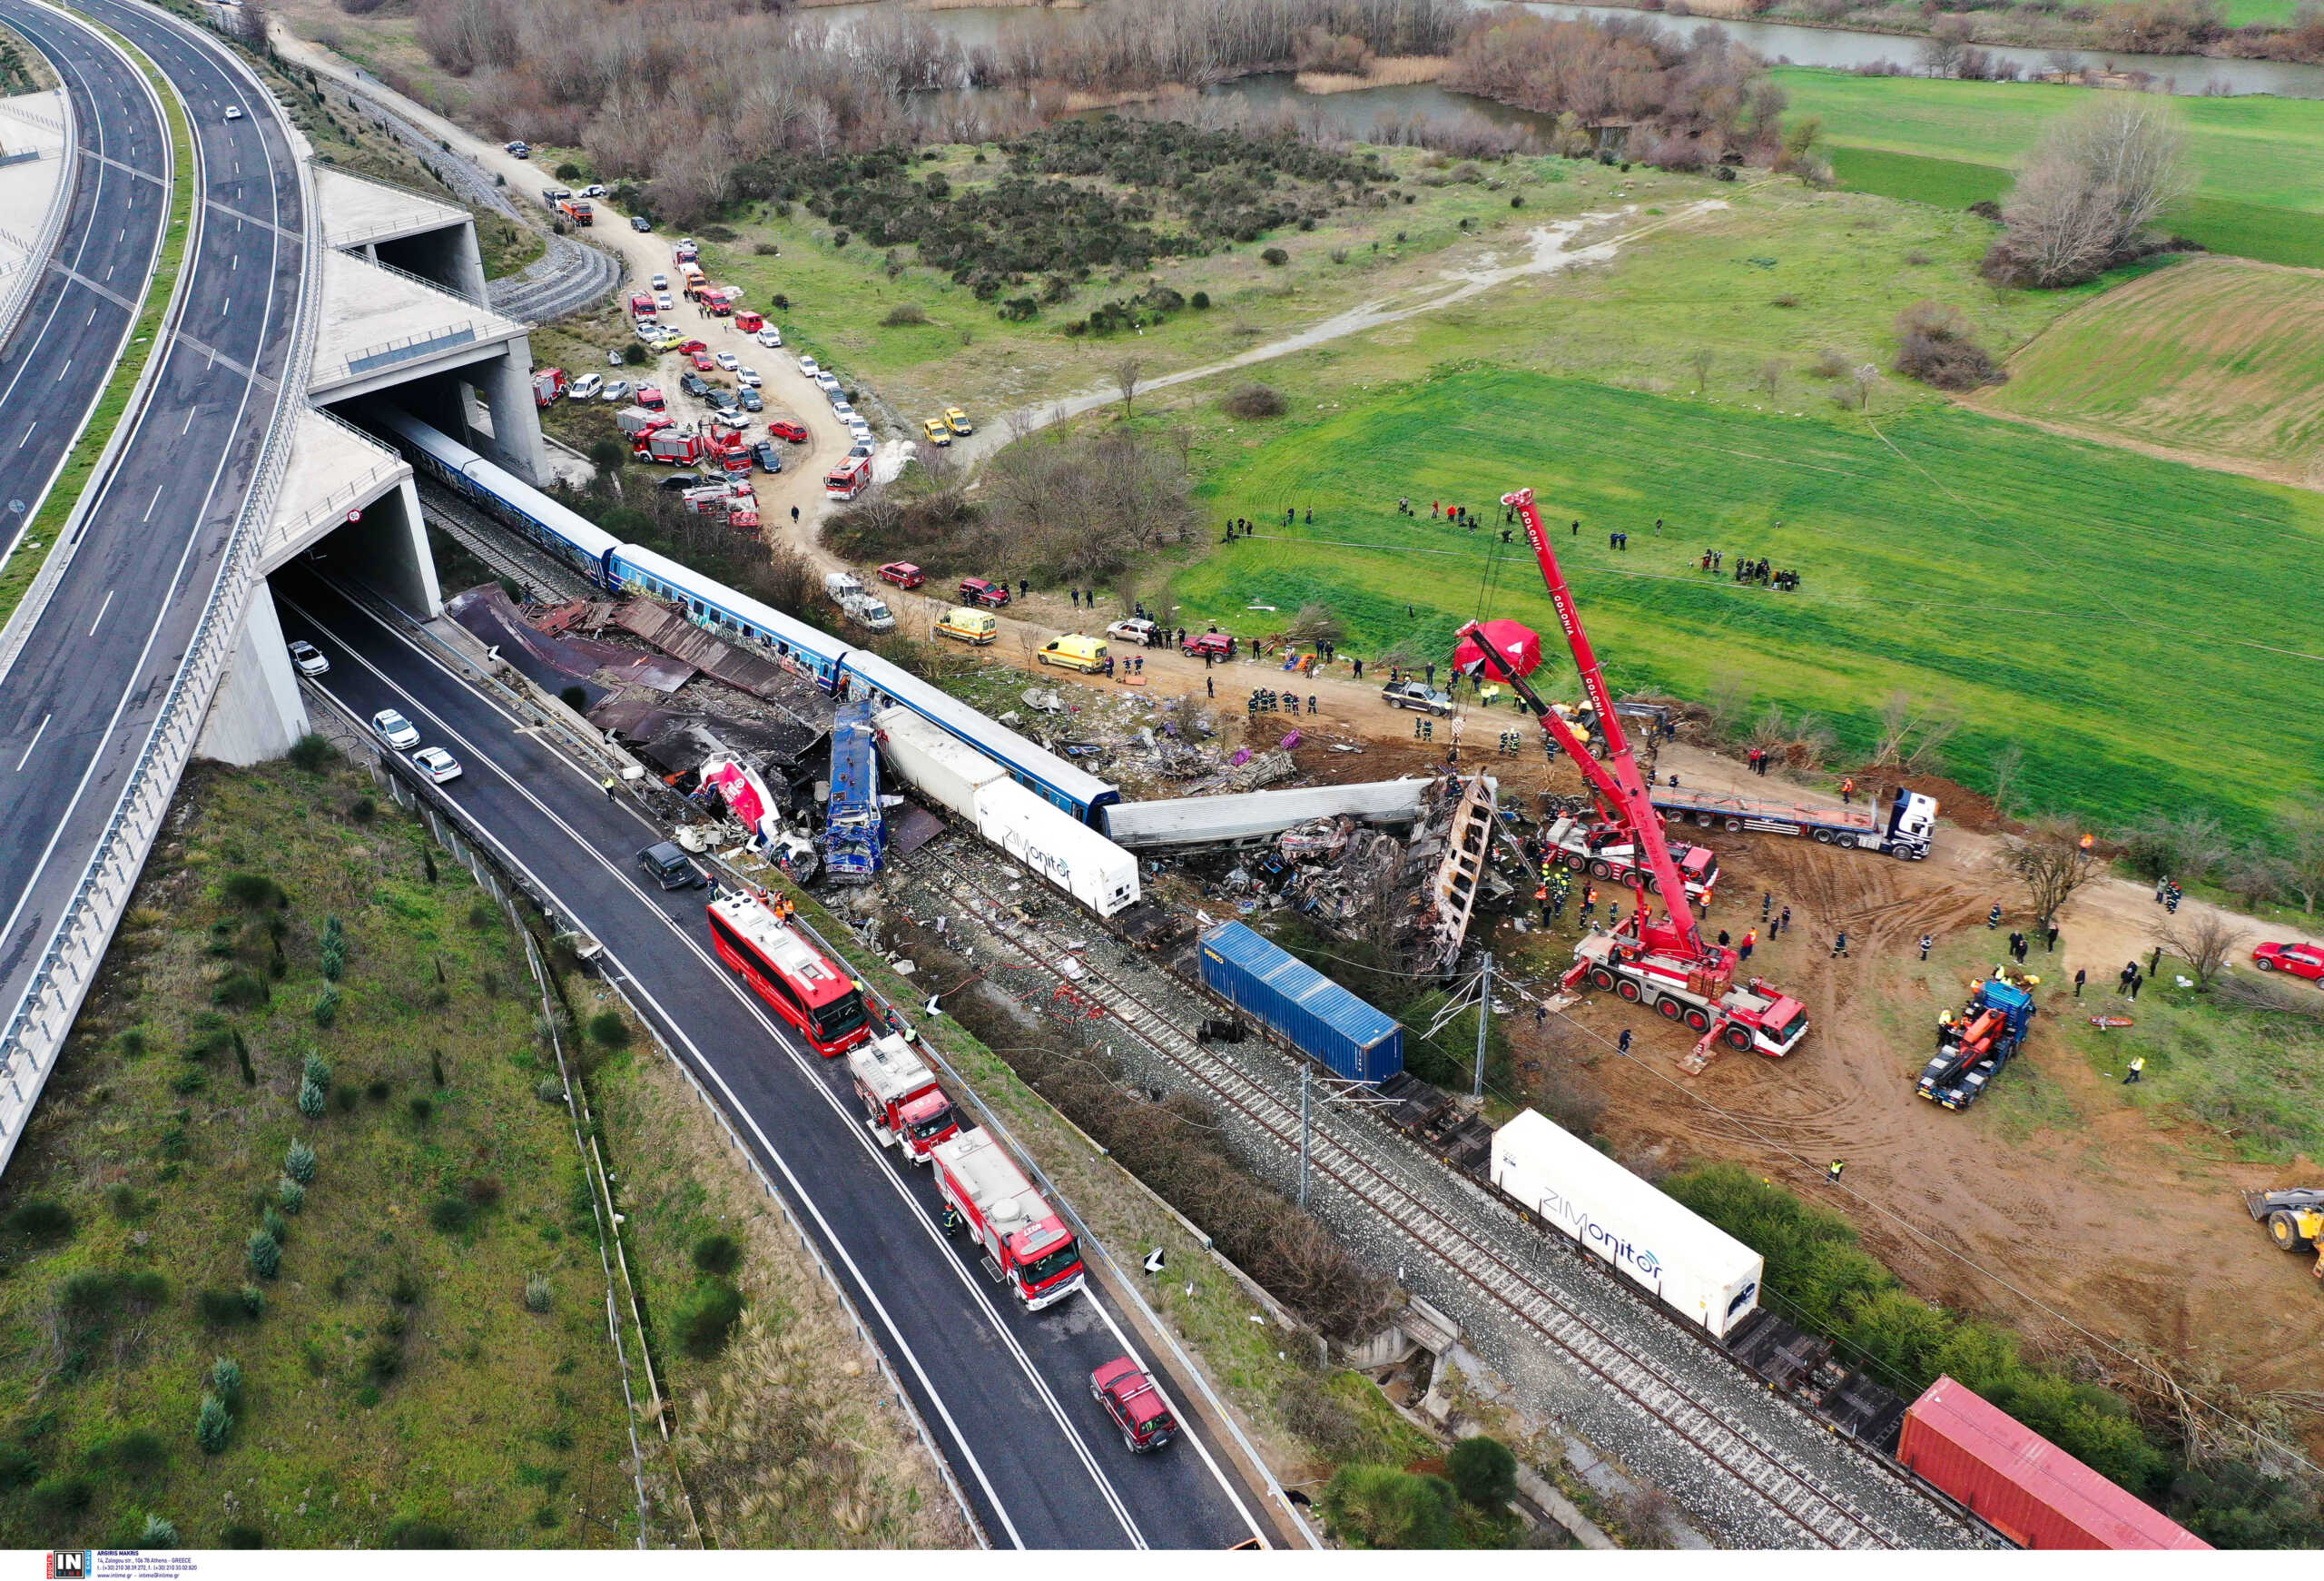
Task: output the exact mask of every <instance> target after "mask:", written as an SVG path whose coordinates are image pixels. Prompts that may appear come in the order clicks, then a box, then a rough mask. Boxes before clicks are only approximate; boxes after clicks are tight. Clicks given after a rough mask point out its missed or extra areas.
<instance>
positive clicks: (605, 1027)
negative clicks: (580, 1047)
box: [589, 1010, 629, 1049]
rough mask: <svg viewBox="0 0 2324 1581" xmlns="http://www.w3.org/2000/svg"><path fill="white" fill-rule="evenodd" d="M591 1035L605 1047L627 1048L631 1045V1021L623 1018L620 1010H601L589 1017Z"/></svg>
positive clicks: (594, 1040)
mask: <svg viewBox="0 0 2324 1581" xmlns="http://www.w3.org/2000/svg"><path fill="white" fill-rule="evenodd" d="M589 1037H590V1040H591V1041H592V1042H596V1043H597V1044H598V1045H600V1046H601V1047H604V1048H608V1049H625V1048H627V1047H629V1023H627V1022H625V1021H624V1020H623V1019H622V1018H621V1013H620V1012H618V1011H612V1010H601V1011H599V1012H597V1013H596V1014H595V1015H593V1016H591V1017H590V1018H589Z"/></svg>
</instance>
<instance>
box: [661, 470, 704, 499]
mask: <svg viewBox="0 0 2324 1581" xmlns="http://www.w3.org/2000/svg"><path fill="white" fill-rule="evenodd" d="M706 481H707V479H704V477H703V475H702V474H701V473H699V472H673V473H671V474H670V475H669V476H668V477H666V478H665V479H662V480H661V481H660V482H659V483H656V484H655V488H656V489H660V490H661V491H662V492H663V493H665V494H683V493H684V492H685V491H686V490H687V489H699V488H701V487H702V486H703V484H704V482H706Z"/></svg>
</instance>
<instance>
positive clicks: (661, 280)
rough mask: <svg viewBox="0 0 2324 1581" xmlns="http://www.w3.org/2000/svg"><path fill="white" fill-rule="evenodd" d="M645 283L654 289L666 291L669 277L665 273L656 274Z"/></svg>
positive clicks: (668, 287) (668, 285)
mask: <svg viewBox="0 0 2324 1581" xmlns="http://www.w3.org/2000/svg"><path fill="white" fill-rule="evenodd" d="M645 283H646V284H648V285H650V286H652V287H653V288H654V289H655V291H667V290H669V289H670V277H669V276H668V275H666V274H657V275H655V277H654V278H653V279H651V280H649V281H647V282H645Z"/></svg>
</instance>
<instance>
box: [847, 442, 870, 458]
mask: <svg viewBox="0 0 2324 1581" xmlns="http://www.w3.org/2000/svg"><path fill="white" fill-rule="evenodd" d="M874 448H875V447H874V446H873V445H872V441H871V440H870V439H869V438H865V439H860V440H856V441H855V442H854V443H853V444H852V445H850V446H848V447H847V459H849V460H851V461H852V460H854V459H856V458H857V457H859V456H868V455H870V454H871V453H872V450H873V449H874Z"/></svg>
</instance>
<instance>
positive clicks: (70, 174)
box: [0, 90, 81, 520]
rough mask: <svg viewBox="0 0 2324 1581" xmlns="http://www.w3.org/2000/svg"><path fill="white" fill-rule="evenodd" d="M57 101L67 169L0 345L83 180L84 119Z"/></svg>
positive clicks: (8, 306)
mask: <svg viewBox="0 0 2324 1581" xmlns="http://www.w3.org/2000/svg"><path fill="white" fill-rule="evenodd" d="M57 103H58V104H62V105H63V106H64V125H63V126H62V127H60V128H58V130H59V131H61V132H63V133H64V150H63V153H62V158H63V159H64V174H63V175H62V176H60V177H59V178H58V179H57V183H56V194H55V196H54V197H53V198H51V199H50V200H49V204H48V217H47V218H46V219H44V220H43V221H42V222H41V227H40V233H39V234H38V235H37V236H35V237H34V238H33V242H32V245H31V246H29V247H27V248H26V249H25V262H27V263H34V264H37V265H38V267H37V268H35V269H34V270H33V272H31V273H30V274H29V275H27V276H26V277H25V282H24V283H23V284H22V285H21V286H15V287H11V288H10V290H9V291H8V293H7V298H6V300H5V301H0V347H5V346H6V345H7V343H8V340H9V337H10V336H12V335H14V334H15V332H16V326H17V325H18V324H19V323H20V322H22V321H23V319H24V316H25V309H27V308H29V307H31V306H32V304H33V298H34V295H35V294H37V292H36V291H35V289H34V288H35V287H37V286H38V284H39V283H40V277H41V275H42V274H43V273H44V272H45V271H46V270H47V267H48V260H49V256H50V255H51V254H52V253H54V252H55V251H56V238H57V237H58V235H59V234H60V233H62V232H63V231H64V216H65V215H66V214H67V213H69V212H71V211H72V208H73V193H74V189H75V188H76V187H78V186H79V185H80V182H81V123H80V120H79V119H78V118H77V117H76V116H75V115H74V114H73V95H72V94H69V93H64V92H63V91H61V90H60V91H59V93H58V94H57ZM33 119H38V117H33ZM27 520H29V518H27Z"/></svg>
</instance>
